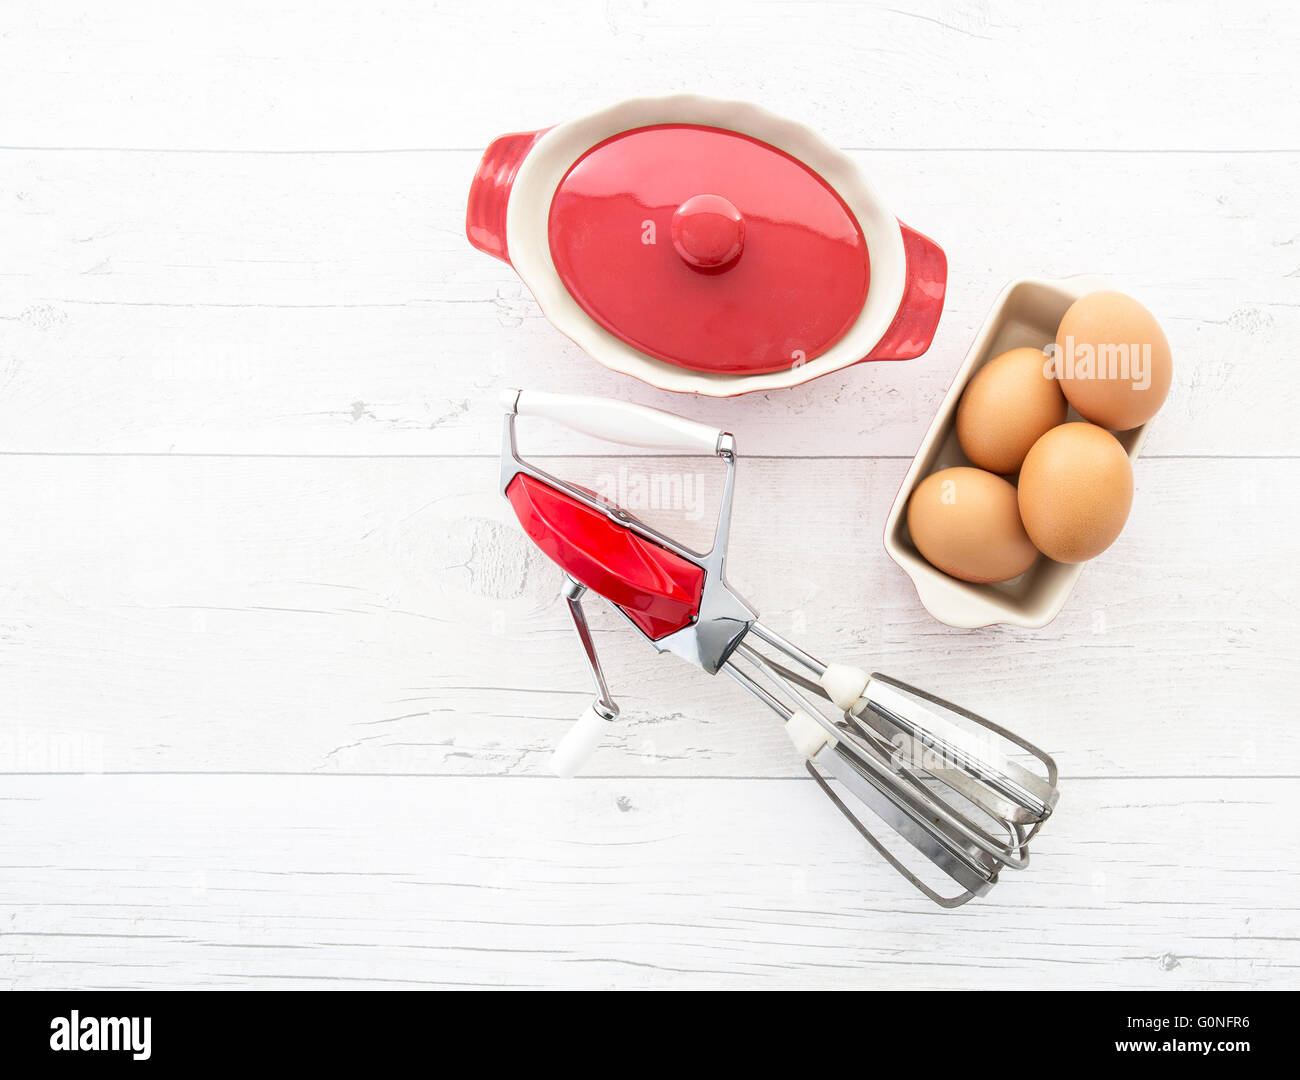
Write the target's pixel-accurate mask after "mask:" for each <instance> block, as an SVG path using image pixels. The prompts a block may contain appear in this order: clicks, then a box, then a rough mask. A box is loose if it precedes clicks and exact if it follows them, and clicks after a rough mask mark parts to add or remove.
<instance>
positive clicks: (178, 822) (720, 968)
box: [0, 776, 1300, 990]
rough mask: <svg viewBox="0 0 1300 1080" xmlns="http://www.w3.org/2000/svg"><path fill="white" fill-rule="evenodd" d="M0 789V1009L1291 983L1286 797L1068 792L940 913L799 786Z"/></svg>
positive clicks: (286, 782)
mask: <svg viewBox="0 0 1300 1080" xmlns="http://www.w3.org/2000/svg"><path fill="white" fill-rule="evenodd" d="M5 787H6V791H5V795H4V798H3V799H0V828H3V833H4V836H5V853H4V859H3V862H4V873H3V874H2V875H0V909H3V911H4V912H5V919H4V923H3V926H0V982H2V983H3V984H4V985H6V986H7V987H9V988H14V989H42V990H48V989H68V988H72V987H75V988H77V989H83V990H84V989H99V988H164V987H175V986H187V987H232V986H258V987H293V988H303V987H312V988H317V987H319V988H344V987H405V986H424V985H432V986H506V985H515V986H518V985H527V986H551V987H588V988H612V987H629V988H630V987H674V988H682V987H739V988H813V987H817V988H826V987H833V988H846V989H847V988H857V987H861V988H869V987H876V988H878V987H880V986H888V987H889V988H890V989H893V990H903V989H919V988H935V987H937V988H951V987H968V988H975V989H982V990H987V989H998V988H1011V987H1040V986H1043V985H1044V984H1050V985H1052V986H1054V987H1057V988H1079V989H1082V988H1088V989H1121V988H1123V989H1199V988H1207V987H1215V988H1221V987H1276V988H1279V989H1281V988H1284V987H1289V986H1293V985H1294V984H1295V973H1296V967H1297V963H1300V949H1298V947H1297V944H1296V938H1295V934H1294V927H1295V912H1296V909H1295V901H1294V898H1295V896H1296V891H1297V888H1300V863H1298V861H1297V852H1296V848H1295V845H1294V844H1292V843H1288V842H1286V841H1285V839H1284V833H1285V831H1286V830H1285V826H1284V825H1283V824H1282V823H1283V822H1286V821H1292V820H1294V818H1295V814H1296V812H1297V810H1300V802H1298V801H1297V794H1296V786H1295V784H1294V783H1293V782H1291V781H1282V780H1270V781H1259V780H1227V779H1216V780H1178V781H1169V780H1167V781H1162V782H1158V783H1153V782H1151V781H1143V780H1132V781H1117V780H1102V781H1098V780H1091V781H1082V782H1079V783H1075V784H1072V785H1070V786H1069V788H1068V791H1067V794H1066V796H1065V798H1064V801H1063V802H1062V804H1061V808H1060V811H1059V814H1058V816H1057V817H1055V818H1054V819H1053V820H1052V821H1051V822H1050V823H1049V825H1048V827H1047V828H1046V829H1045V830H1044V831H1043V833H1042V834H1041V835H1040V837H1039V839H1038V841H1037V842H1036V848H1035V854H1034V860H1033V863H1031V865H1030V866H1029V867H1028V868H1027V869H1026V870H1025V871H1023V872H1021V873H1019V874H1013V873H1012V872H1010V871H1008V872H1007V873H1006V874H1004V880H1003V881H1002V883H1001V884H999V885H998V886H996V887H995V888H994V890H993V892H992V894H991V895H990V896H988V897H986V898H985V899H983V900H978V901H975V902H974V903H972V904H970V905H968V906H967V907H965V908H962V909H961V910H959V911H955V912H944V911H941V910H939V909H937V908H935V907H933V906H932V905H931V904H930V903H929V902H928V901H926V900H923V899H922V898H920V897H919V896H917V895H916V894H915V893H914V892H912V890H911V888H910V886H908V885H907V884H906V883H904V882H903V881H902V879H901V878H898V877H897V876H896V875H895V874H894V873H893V871H892V870H890V869H888V868H887V867H885V866H884V865H883V864H882V863H881V862H880V860H879V859H878V858H877V857H876V856H875V855H874V854H873V853H872V852H870V851H869V850H868V849H867V848H866V845H865V844H864V843H863V842H862V841H861V839H859V838H858V837H857V836H856V835H855V834H854V833H853V832H852V830H851V829H850V828H849V826H848V825H847V824H846V823H845V822H844V821H843V820H842V819H841V818H840V817H839V815H838V814H837V813H836V811H835V810H834V808H833V807H831V806H830V804H829V803H827V801H826V800H825V799H824V798H823V797H822V795H821V794H820V793H819V792H818V791H817V790H816V789H815V787H814V786H813V785H812V783H811V782H809V781H806V780H804V781H781V780H748V781H742V780H731V781H723V780H647V779H624V780H589V781H573V782H565V781H558V780H527V779H521V778H515V779H448V778H444V779H438V780H429V779H416V778H406V779H400V778H398V779H395V778H391V777H383V778H380V777H370V778H367V777H260V778H255V777H246V776H243V777H212V776H207V777H193V776H182V777H176V776H137V777H75V778H74V777H55V778H51V777H46V778H39V777H18V778H7V779H6V782H5Z"/></svg>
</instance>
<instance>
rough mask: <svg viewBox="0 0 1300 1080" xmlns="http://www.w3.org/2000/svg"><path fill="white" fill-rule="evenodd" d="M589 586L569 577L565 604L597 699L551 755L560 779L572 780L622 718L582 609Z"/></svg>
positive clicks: (553, 769) (553, 768) (565, 581)
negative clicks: (610, 729)
mask: <svg viewBox="0 0 1300 1080" xmlns="http://www.w3.org/2000/svg"><path fill="white" fill-rule="evenodd" d="M586 591H587V587H586V586H585V585H582V584H580V583H578V582H577V581H574V580H573V578H571V577H568V576H566V577H565V579H564V591H563V595H564V601H565V603H566V604H567V605H568V608H569V615H570V616H571V617H572V619H573V628H574V630H576V631H577V633H578V640H579V641H581V642H582V649H583V652H584V653H585V654H586V657H587V666H588V668H590V670H591V678H592V681H593V682H594V683H595V684H596V700H595V701H594V702H593V703H592V704H591V705H589V706H588V707H587V710H586V712H584V713H583V714H582V715H581V716H580V717H578V720H577V722H576V723H574V725H573V727H571V728H570V729H569V730H568V733H567V734H566V735H565V736H564V738H562V739H561V740H560V741H559V743H558V745H557V746H556V747H555V752H554V753H553V754H552V755H551V771H552V772H554V773H555V775H556V776H563V777H572V776H575V775H577V773H578V770H580V769H581V768H582V766H583V765H584V764H585V763H586V761H587V759H588V758H589V757H591V755H592V754H593V753H594V752H595V751H596V748H597V747H598V746H599V745H600V742H601V740H602V739H603V738H604V737H605V732H606V730H607V729H608V725H609V723H610V722H611V721H613V720H615V719H617V717H618V706H617V705H615V704H614V699H613V698H612V697H611V696H610V693H609V687H608V686H607V685H606V683H605V673H604V671H602V670H601V667H600V659H599V657H597V655H596V644H595V642H594V641H592V639H591V629H590V628H589V627H588V626H587V616H586V614H585V613H584V612H583V610H582V596H583V594H584V593H585V592H586Z"/></svg>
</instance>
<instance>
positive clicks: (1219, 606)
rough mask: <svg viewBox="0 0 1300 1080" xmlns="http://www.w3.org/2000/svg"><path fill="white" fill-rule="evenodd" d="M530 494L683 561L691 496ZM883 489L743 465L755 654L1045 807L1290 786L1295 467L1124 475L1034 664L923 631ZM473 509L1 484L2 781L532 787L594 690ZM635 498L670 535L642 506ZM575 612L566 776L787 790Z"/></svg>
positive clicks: (507, 537) (26, 463)
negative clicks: (965, 722) (1168, 786)
mask: <svg viewBox="0 0 1300 1080" xmlns="http://www.w3.org/2000/svg"><path fill="white" fill-rule="evenodd" d="M547 464H548V467H550V468H552V469H553V470H554V471H556V472H557V473H560V474H561V475H565V476H568V477H571V478H573V479H575V480H581V481H584V482H587V483H589V484H590V485H592V486H595V487H596V488H598V489H603V490H607V491H609V492H610V493H611V494H614V495H621V497H622V501H623V502H625V503H628V504H630V505H631V508H633V509H636V510H639V511H640V512H642V513H643V514H645V515H646V516H647V517H648V518H649V519H650V520H651V521H652V522H655V523H657V524H660V525H663V526H666V527H669V528H671V529H672V531H673V532H675V533H677V534H678V535H682V536H684V537H686V538H687V539H700V538H702V535H703V534H704V533H706V532H707V529H706V525H707V521H708V519H707V516H706V515H707V513H708V512H709V510H710V508H711V507H712V506H713V505H714V500H715V499H716V488H717V483H716V482H717V480H718V476H717V474H716V472H714V471H710V466H709V464H708V462H704V461H697V462H691V463H690V468H689V469H687V470H683V469H682V468H681V466H682V464H683V459H665V458H657V459H648V458H629V459H623V458H603V459H594V460H585V461H576V460H569V459H548V460H547ZM906 464H907V463H906V462H903V461H897V460H892V459H891V460H884V461H879V460H876V461H861V460H846V459H831V460H826V461H816V462H807V461H799V460H788V459H774V460H758V461H743V460H742V462H741V464H740V478H739V487H738V492H737V508H736V516H735V521H734V530H735V531H734V542H733V548H732V558H731V562H730V567H731V569H730V576H731V579H732V580H733V582H734V584H735V586H736V587H737V589H738V590H739V591H740V592H741V594H742V595H744V596H746V597H747V598H748V599H749V600H751V601H752V602H753V603H754V604H755V605H756V606H757V607H758V609H759V611H760V612H761V613H762V615H763V618H764V619H765V621H767V622H768V623H769V624H770V625H772V626H774V627H777V628H779V629H782V630H783V631H784V632H786V633H788V634H789V635H790V636H791V637H792V638H793V639H794V640H796V641H799V642H801V643H803V644H804V645H806V646H807V647H808V648H809V649H811V650H813V651H814V652H815V653H818V654H820V655H823V656H824V657H825V658H826V659H838V660H842V661H845V662H853V663H860V664H863V665H865V666H868V667H872V668H876V669H879V670H882V671H885V672H888V673H891V674H894V675H896V676H898V677H901V678H904V679H907V680H908V681H911V682H914V683H917V684H920V685H925V686H929V687H932V688H933V689H935V690H936V691H939V692H941V693H943V694H944V695H945V696H948V697H950V698H952V699H953V700H956V701H958V702H961V703H963V704H966V705H969V706H971V707H973V708H978V709H980V710H981V711H984V712H987V713H989V714H990V715H991V716H992V717H993V718H994V719H996V720H999V721H1000V722H1002V723H1005V724H1007V725H1009V726H1011V727H1012V728H1014V729H1016V730H1019V731H1021V732H1023V733H1024V734H1025V735H1026V736H1028V737H1030V738H1032V739H1033V740H1034V741H1036V742H1039V743H1041V744H1042V745H1043V746H1044V747H1045V749H1047V750H1048V751H1049V752H1050V753H1052V754H1054V755H1056V756H1057V757H1058V759H1059V761H1060V764H1061V766H1062V769H1063V771H1064V772H1065V773H1066V775H1068V776H1126V775H1127V776H1189V775H1190V776H1207V775H1224V774H1229V775H1238V776H1242V775H1279V774H1285V775H1291V776H1295V775H1297V774H1300V747H1297V745H1296V743H1295V740H1294V739H1292V738H1291V737H1290V734H1291V729H1292V727H1293V724H1294V716H1295V711H1294V700H1295V685H1296V671H1297V669H1298V668H1300V632H1298V631H1300V626H1298V625H1297V622H1298V620H1300V616H1298V615H1297V612H1300V590H1298V588H1297V584H1296V577H1295V574H1294V573H1293V571H1292V568H1291V563H1292V560H1293V558H1294V552H1293V549H1292V547H1291V546H1290V545H1288V544H1287V543H1286V542H1285V541H1284V539H1283V538H1284V537H1286V536H1288V535H1291V534H1293V533H1294V532H1295V530H1296V528H1297V524H1298V522H1297V510H1296V506H1295V502H1294V500H1293V499H1291V498H1290V497H1289V493H1290V492H1293V491H1294V490H1295V488H1296V485H1297V483H1298V482H1300V463H1298V462H1296V461H1293V460H1292V461H1270V462H1259V461H1240V460H1217V461H1215V460H1169V459H1166V460H1144V461H1140V462H1139V464H1138V469H1137V493H1136V497H1135V500H1134V512H1133V515H1132V518H1131V520H1130V521H1129V523H1128V526H1127V528H1126V530H1125V532H1124V534H1123V536H1122V537H1121V538H1120V540H1119V541H1118V542H1117V543H1116V544H1115V546H1114V547H1112V548H1111V549H1110V550H1109V551H1108V552H1106V553H1105V555H1103V556H1102V557H1100V558H1098V559H1097V560H1095V561H1094V562H1093V563H1092V564H1091V565H1090V566H1089V567H1088V568H1087V571H1086V572H1085V573H1084V575H1083V576H1082V578H1081V580H1080V582H1079V585H1078V587H1077V589H1076V590H1075V593H1074V595H1073V596H1072V597H1071V599H1070V602H1069V604H1068V605H1067V607H1066V609H1065V611H1064V612H1063V613H1062V614H1061V616H1060V617H1059V618H1058V619H1057V620H1056V621H1055V622H1054V623H1052V624H1051V625H1050V626H1048V627H1046V628H1045V629H1043V630H1040V631H1024V630H1017V629H1014V628H1010V627H995V628H990V629H986V630H978V631H961V630H952V629H949V628H947V627H943V626H941V625H939V624H938V623H936V622H934V620H933V619H932V618H931V617H930V616H929V615H928V614H927V613H926V612H925V610H924V609H923V608H922V607H921V606H920V604H919V602H918V601H917V599H916V594H915V592H914V591H913V589H912V586H911V584H910V582H909V581H908V579H907V577H906V576H905V575H904V574H903V573H902V571H901V570H900V569H899V568H898V567H896V566H895V565H894V564H893V563H892V562H890V561H889V559H888V558H887V557H886V556H885V554H884V551H883V548H882V545H881V540H880V537H881V535H882V533H883V529H884V517H885V514H886V513H887V511H888V509H889V505H890V503H891V502H892V500H893V497H894V494H895V492H896V490H897V488H898V484H899V482H900V480H901V478H902V473H903V470H904V469H905V467H906ZM694 470H699V471H698V472H697V471H694ZM496 477H497V470H496V463H495V462H493V461H488V460H483V459H467V460H451V461H448V460H446V459H406V458H399V459H383V458H380V459H353V460H345V461H339V460H334V459H306V460H304V459H258V458H190V459H185V458H182V459H174V458H165V457H161V458H105V457H94V456H92V457H36V458H33V457H20V458H14V457H10V458H3V459H0V498H2V499H3V501H4V504H5V505H6V506H7V507H8V508H9V513H8V514H6V515H4V516H3V517H0V551H4V552H5V560H6V565H7V570H6V590H5V594H4V596H3V603H0V635H2V637H3V643H4V647H5V657H6V663H5V664H4V665H3V666H2V667H0V700H2V701H4V702H6V704H7V707H8V709H9V711H10V712H9V715H10V717H11V723H12V724H13V725H14V726H15V727H16V728H17V729H18V730H19V732H20V734H21V737H16V738H15V739H14V741H13V742H12V743H11V745H10V751H9V752H10V754H11V755H13V757H12V758H11V759H10V760H9V761H8V762H6V760H5V755H4V754H3V753H0V771H40V770H42V769H52V770H55V771H58V770H59V769H60V768H61V767H62V768H67V767H68V766H67V765H66V764H64V765H62V766H61V765H60V759H59V757H58V754H59V753H61V752H64V751H63V749H62V748H64V747H65V746H80V747H83V748H84V753H86V754H87V755H97V756H96V757H92V758H91V761H90V764H91V766H92V767H99V768H103V769H107V770H110V771H118V770H125V771H139V770H154V769H165V770H177V769H185V770H189V769H202V770H207V769H213V770H221V771H263V770H269V771H278V772H307V771H313V770H316V771H324V772H367V773H371V772H393V773H434V774H447V773H453V774H457V773H474V774H499V773H511V774H514V773H544V772H545V769H546V758H547V756H548V754H549V752H550V749H551V747H552V746H553V745H554V744H555V742H556V741H557V740H558V738H559V736H560V735H561V734H562V732H563V731H564V730H566V727H567V725H568V723H569V722H571V721H572V720H573V719H574V718H576V716H577V715H578V714H579V713H580V712H581V711H582V710H583V709H584V708H585V707H586V705H587V703H588V701H589V698H590V690H589V681H588V678H587V675H586V673H585V670H584V668H583V666H582V658H581V651H580V649H579V648H578V645H577V642H576V639H575V638H574V637H573V634H572V629H571V627H570V626H569V624H568V616H567V613H566V612H565V611H564V609H563V605H562V603H561V601H560V599H559V586H560V575H559V571H558V570H557V569H556V567H555V566H553V565H552V564H551V563H550V562H549V561H548V560H546V559H545V558H544V557H543V556H542V555H541V554H540V553H539V552H537V551H536V550H535V549H534V548H533V547H532V546H531V545H530V544H529V543H528V542H527V540H526V539H525V537H524V536H523V534H522V532H521V531H520V530H519V528H518V526H517V525H516V524H515V522H514V520H513V517H512V516H511V514H510V510H509V507H508V505H507V504H506V502H505V500H503V499H502V498H501V497H500V496H499V495H498V494H497V493H496ZM654 481H658V482H660V490H662V491H664V492H667V493H671V492H672V491H673V490H674V487H673V485H674V484H676V490H679V491H681V492H682V493H683V497H682V499H681V505H680V506H678V507H671V506H666V507H661V508H658V509H656V508H649V509H643V508H642V507H640V506H638V505H637V500H636V497H635V496H636V493H637V492H638V491H640V490H642V487H641V486H640V485H642V484H643V485H644V490H646V491H649V490H651V483H652V482H654ZM620 489H621V491H620ZM828 492H833V493H834V494H835V497H834V498H833V499H830V500H828V499H827V497H826V496H827V493H828ZM1246 567H1248V568H1249V571H1250V572H1249V574H1247V573H1245V572H1244V568H1246ZM589 606H590V608H591V616H592V625H593V626H594V628H595V631H596V635H597V639H598V644H599V647H600V649H601V651H602V655H603V656H604V658H605V660H606V662H607V665H608V668H609V679H610V684H611V687H612V689H613V691H614V693H615V694H616V696H617V698H618V700H619V702H620V703H621V705H622V707H623V709H624V720H623V721H622V722H620V723H619V724H618V725H616V727H615V738H614V739H613V740H612V742H611V745H610V747H609V748H608V749H607V750H604V751H603V752H602V753H601V754H600V756H599V757H597V758H596V759H595V760H594V761H593V762H592V770H593V771H595V772H597V773H600V774H605V775H623V774H639V775H651V776H664V775H668V776H681V775H727V776H773V775H776V776H794V775H798V773H799V771H800V766H799V763H798V762H797V761H796V760H795V758H794V756H793V755H792V754H791V752H790V748H789V746H788V743H787V740H786V738H785V736H784V735H783V733H782V732H781V730H780V728H779V726H778V725H776V724H775V723H774V722H773V721H772V720H771V718H770V717H769V716H768V715H767V714H766V713H765V712H764V711H763V710H762V709H761V708H760V707H758V706H756V705H755V704H754V703H753V702H752V701H751V700H750V699H749V698H748V697H747V696H746V695H745V694H744V693H743V692H742V691H741V690H740V689H739V688H738V687H736V686H734V685H733V684H732V683H731V682H730V681H729V680H724V679H710V678H709V677H708V676H706V675H704V674H703V673H702V672H699V671H695V670H692V669H690V668H688V667H686V666H684V665H682V664H681V663H680V662H679V661H677V660H676V659H674V658H672V657H667V656H665V657H658V656H656V655H655V654H654V653H653V652H652V651H651V650H650V649H648V648H647V647H645V645H644V644H642V643H641V642H640V641H638V640H636V639H635V638H634V637H633V636H632V635H631V633H630V632H629V631H628V630H627V628H626V626H625V624H624V623H623V622H622V621H621V620H620V619H618V617H617V616H615V615H614V614H613V613H612V612H611V611H610V610H609V609H608V608H607V607H606V606H605V605H604V604H603V603H601V602H599V601H594V602H593V603H591V604H590V605H589ZM1193 703H1194V705H1195V707H1194V708H1193V707H1192V705H1193ZM42 748H45V749H44V750H42ZM2 749H3V748H2V747H0V750H2ZM42 753H47V754H49V755H50V756H49V760H48V761H45V759H43V758H42V757H41V754H42Z"/></svg>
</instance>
